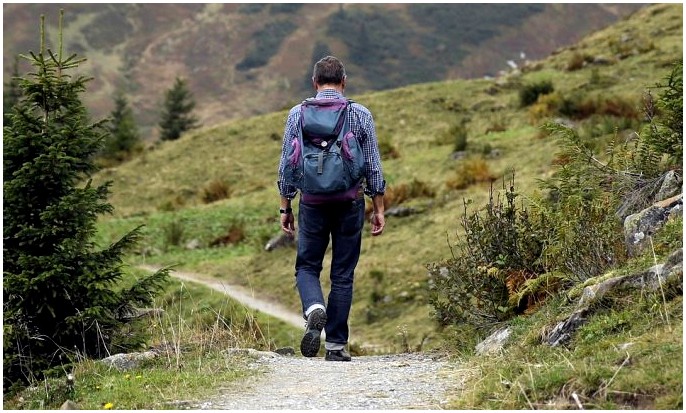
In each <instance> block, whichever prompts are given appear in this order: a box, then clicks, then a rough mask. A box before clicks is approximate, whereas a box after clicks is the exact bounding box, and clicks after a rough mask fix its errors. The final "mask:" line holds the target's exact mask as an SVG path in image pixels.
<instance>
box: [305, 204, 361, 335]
mask: <svg viewBox="0 0 686 413" xmlns="http://www.w3.org/2000/svg"><path fill="white" fill-rule="evenodd" d="M299 211H300V212H299V214H298V228H299V229H298V231H299V232H298V256H297V258H296V261H295V282H296V286H297V287H298V292H299V293H300V300H301V302H302V306H303V315H304V313H305V310H307V308H309V307H310V306H311V305H313V304H322V305H325V307H326V316H327V321H326V326H325V327H324V331H325V332H326V341H327V342H328V343H337V344H347V342H348V316H349V314H350V307H351V305H352V299H353V278H354V273H355V266H357V261H358V259H359V258H360V245H361V243H362V227H363V225H364V198H358V199H356V200H354V201H348V202H341V203H331V204H321V205H310V204H305V203H303V202H300V210H299ZM329 237H330V238H331V248H332V258H331V274H330V277H331V291H330V292H329V298H328V303H327V304H325V302H324V294H323V292H322V286H321V283H320V280H319V274H320V273H321V271H322V261H323V260H324V254H325V253H326V248H327V247H328V245H329Z"/></svg>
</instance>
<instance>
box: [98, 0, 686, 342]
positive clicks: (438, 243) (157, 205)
mask: <svg viewBox="0 0 686 413" xmlns="http://www.w3.org/2000/svg"><path fill="white" fill-rule="evenodd" d="M681 16H682V6H681V5H659V6H652V7H649V8H646V9H645V10H642V11H641V12H639V13H637V14H636V15H635V16H634V17H633V18H632V19H630V20H627V21H624V22H621V23H619V24H617V25H616V26H614V27H612V28H610V29H607V30H604V31H601V32H598V33H596V34H594V35H592V36H590V37H589V38H587V39H585V40H583V41H582V42H581V43H580V44H579V45H578V46H574V47H570V48H566V49H563V50H560V51H559V52H558V53H557V54H555V55H554V56H552V57H551V58H549V59H546V60H544V61H540V62H536V63H535V64H532V65H531V66H529V67H528V68H525V69H524V71H523V73H521V72H520V73H517V72H516V73H510V74H509V75H507V76H503V77H500V78H498V79H495V80H469V81H466V80H458V81H450V82H441V83H427V84H421V85H415V86H409V87H406V88H401V89H396V90H391V91H386V92H378V93H372V94H366V95H359V96H351V97H352V98H354V99H355V100H357V101H358V102H360V103H362V104H364V105H366V106H367V107H369V108H370V109H371V110H372V112H373V113H374V115H375V121H376V125H377V131H378V135H379V139H380V142H381V146H382V149H384V151H385V152H387V151H388V150H389V148H390V149H393V150H395V152H397V156H396V157H392V156H386V157H385V159H384V172H385V174H386V179H387V181H388V184H389V187H390V188H391V191H392V192H393V191H395V193H396V194H398V193H400V192H401V190H404V191H405V192H408V191H410V192H411V190H409V189H408V188H410V189H411V188H412V187H414V188H417V187H424V188H428V189H429V191H424V192H425V193H431V192H433V194H434V196H425V195H424V196H418V197H415V198H412V197H410V199H409V200H407V201H405V202H404V203H403V205H407V206H411V207H415V208H417V209H419V210H420V211H421V213H420V214H418V215H414V216H411V217H405V218H398V217H389V218H388V223H387V229H386V232H385V234H384V236H383V237H380V238H371V237H370V236H368V234H366V233H365V236H364V238H363V251H362V258H361V261H360V264H359V266H358V270H357V273H356V277H357V282H356V287H355V295H356V298H355V302H354V305H353V310H352V311H353V312H352V320H351V323H352V327H351V328H352V339H353V340H354V341H355V343H357V344H359V345H373V346H380V347H385V348H389V349H390V348H393V347H394V346H396V345H398V342H399V340H400V341H402V340H407V341H409V343H410V344H411V345H413V346H416V345H419V343H420V341H421V340H422V338H423V337H425V336H427V335H429V336H430V335H433V327H432V325H431V323H430V322H429V321H428V319H429V318H428V317H429V311H430V309H429V307H428V305H427V303H426V298H425V296H424V287H425V283H426V273H427V271H426V268H425V265H426V264H427V263H430V262H435V261H438V260H440V259H443V258H446V257H447V256H449V254H450V249H449V243H454V242H456V241H457V238H456V234H457V233H458V232H459V230H460V226H459V218H460V216H461V212H462V211H463V209H464V206H463V205H464V200H465V199H466V200H471V201H473V204H472V205H473V206H476V207H479V206H481V205H484V203H485V200H486V199H487V196H488V187H489V183H488V182H483V183H480V184H475V185H471V186H468V187H467V188H466V189H451V185H449V184H450V183H451V181H452V182H454V181H455V180H456V178H457V177H458V172H457V171H458V169H459V170H464V167H465V165H469V164H472V165H480V168H481V169H484V168H485V169H487V170H486V172H487V174H489V175H490V176H492V177H494V178H495V186H496V188H498V187H499V186H500V185H502V182H503V180H502V178H503V177H504V176H510V175H511V174H512V171H514V172H515V174H516V182H517V187H518V190H519V191H521V192H523V193H535V191H537V183H538V180H540V179H542V178H546V177H547V176H549V175H550V174H551V173H552V171H553V166H552V165H551V163H552V162H553V159H554V157H555V152H556V142H555V141H554V140H553V139H552V138H548V137H545V136H544V134H542V133H541V132H540V130H539V129H538V127H537V126H538V125H539V124H540V121H541V120H540V119H537V118H536V117H535V116H533V115H532V113H531V111H530V109H523V108H521V107H520V104H519V91H520V90H521V89H522V86H523V85H527V84H532V83H535V82H541V81H550V82H552V83H553V85H554V88H555V90H556V91H557V92H558V93H560V94H562V95H563V96H569V97H572V96H577V95H579V94H582V95H583V96H586V97H593V96H596V97H597V96H603V97H609V98H611V99H615V101H616V102H618V103H621V104H628V105H634V106H635V107H636V108H638V107H639V106H640V99H641V95H642V93H643V92H644V91H645V90H646V88H648V87H650V86H652V85H654V84H655V83H656V82H657V81H658V80H660V79H661V78H662V77H664V76H665V74H666V73H667V72H668V70H669V65H670V64H671V62H673V61H674V60H675V59H680V58H681V56H682V20H681V19H682V17H681ZM658 34H659V41H657V39H656V37H655V36H656V35H658ZM578 56H588V57H585V59H586V60H592V59H593V58H597V60H599V59H601V58H602V59H604V60H603V61H607V63H605V64H587V65H585V66H584V67H583V68H580V69H578V70H569V68H570V65H571V64H572V63H573V62H575V61H577V59H578ZM286 113H287V112H286V111H282V112H276V113H272V114H268V115H264V116H259V117H253V118H248V119H244V120H237V121H231V122H227V123H224V124H221V125H218V126H215V127H212V128H206V129H202V130H198V131H195V132H193V133H189V134H188V135H186V136H184V137H182V138H181V139H180V140H179V141H176V142H168V143H165V144H162V145H159V146H158V147H156V148H155V149H154V150H151V151H149V152H147V153H144V154H143V155H142V156H141V157H140V158H138V159H135V160H133V161H131V162H129V163H127V164H124V165H122V166H120V167H118V168H116V169H110V170H105V171H103V172H102V173H101V174H99V175H98V176H97V180H98V181H100V180H111V181H112V182H113V185H112V192H113V195H112V197H111V201H112V203H113V205H114V206H115V215H114V216H113V217H112V218H110V219H106V220H103V221H102V223H101V235H100V236H101V239H102V241H103V242H109V241H111V240H113V239H115V238H116V237H118V236H120V235H121V234H122V233H123V232H124V231H126V230H127V229H129V228H132V227H134V226H136V225H138V224H145V225H146V226H147V227H146V231H147V238H146V241H145V245H144V246H142V247H141V251H140V254H139V255H134V256H132V257H131V260H132V261H133V262H149V263H156V264H163V265H165V264H172V263H180V264H181V266H182V267H184V268H187V269H189V270H193V271H197V272H202V273H207V274H211V275H213V276H215V277H217V278H220V279H223V280H226V281H227V282H231V283H238V284H241V285H245V286H249V287H251V288H254V289H255V291H256V292H257V293H258V294H260V295H263V296H266V297H271V298H273V299H275V300H279V301H281V302H283V303H284V304H286V305H288V306H290V307H291V308H292V309H293V311H294V312H297V311H298V310H299V304H298V298H297V293H296V291H295V290H294V279H293V264H294V250H292V249H285V250H277V251H274V252H266V251H264V250H263V246H264V244H265V242H266V241H267V240H268V239H269V238H270V237H271V236H272V235H275V234H278V233H279V226H278V214H277V213H276V212H275V211H276V209H277V201H278V192H277V191H276V184H275V181H276V169H277V165H278V157H279V151H280V146H281V133H282V129H283V123H284V120H285V117H286ZM463 121H466V129H467V135H468V154H469V157H468V159H467V160H460V161H455V160H452V158H451V153H452V152H453V148H454V138H453V137H451V136H449V130H451V126H453V125H455V124H459V123H461V122H463ZM602 122H603V124H604V125H605V126H602V127H604V128H605V129H607V131H606V136H607V135H611V134H612V133H613V131H614V127H615V126H620V127H621V125H615V124H613V122H615V121H613V119H612V118H611V117H605V118H603V120H602ZM584 127H590V126H584ZM599 140H602V138H599ZM487 147H490V148H491V149H490V150H491V152H490V154H489V155H486V156H484V155H482V154H483V153H484V150H485V149H486V151H487V150H488V149H487ZM483 165H486V166H485V167H484V166H483ZM460 168H462V169H460ZM467 173H468V174H474V173H476V172H467ZM464 174H465V172H462V175H464ZM452 186H453V187H454V185H452ZM216 187H223V188H224V189H227V188H228V191H229V192H230V196H229V197H228V198H227V199H222V200H219V201H216V202H212V203H204V202H203V201H202V199H203V197H204V196H205V194H206V193H212V192H213V191H215V190H216V189H213V188H216ZM420 192H421V191H420ZM236 228H238V229H239V231H240V232H242V234H243V236H242V237H239V238H241V239H240V240H239V241H238V242H237V243H234V244H229V245H227V246H223V247H210V244H212V243H213V241H216V240H218V239H219V238H221V237H222V236H226V235H227V234H229V232H231V231H232V230H235V229H236ZM174 231H176V232H174ZM193 239H196V240H198V241H199V243H200V245H201V246H202V248H200V249H196V250H187V249H186V248H184V246H185V244H186V243H187V242H188V241H190V240H193ZM324 278H326V276H324ZM379 294H380V295H381V296H382V297H383V300H381V301H375V300H374V299H373V297H372V296H374V295H376V296H379ZM404 331H406V333H402V334H400V335H398V333H399V332H404Z"/></svg>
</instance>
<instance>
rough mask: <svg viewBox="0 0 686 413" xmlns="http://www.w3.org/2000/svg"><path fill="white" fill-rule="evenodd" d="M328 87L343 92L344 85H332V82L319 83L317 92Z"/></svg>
mask: <svg viewBox="0 0 686 413" xmlns="http://www.w3.org/2000/svg"><path fill="white" fill-rule="evenodd" d="M326 89H329V90H335V91H336V92H338V93H340V94H343V85H332V84H326V85H317V93H319V92H323V91H324V90H326Z"/></svg>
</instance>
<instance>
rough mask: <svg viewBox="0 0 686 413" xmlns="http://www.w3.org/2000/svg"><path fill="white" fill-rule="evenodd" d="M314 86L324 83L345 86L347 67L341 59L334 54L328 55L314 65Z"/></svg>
mask: <svg viewBox="0 0 686 413" xmlns="http://www.w3.org/2000/svg"><path fill="white" fill-rule="evenodd" d="M312 82H313V83H314V87H315V88H317V87H320V86H324V85H331V86H341V87H345V68H344V67H343V63H341V61H340V60H338V59H336V58H335V57H333V56H326V57H324V58H322V59H321V60H319V61H318V62H317V63H315V65H314V71H313V72H312Z"/></svg>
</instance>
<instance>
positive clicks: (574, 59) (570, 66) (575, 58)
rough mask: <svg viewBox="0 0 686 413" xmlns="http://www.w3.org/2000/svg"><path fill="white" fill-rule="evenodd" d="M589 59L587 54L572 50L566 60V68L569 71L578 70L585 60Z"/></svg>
mask: <svg viewBox="0 0 686 413" xmlns="http://www.w3.org/2000/svg"><path fill="white" fill-rule="evenodd" d="M588 60H589V56H586V55H584V54H582V53H579V52H574V53H572V55H571V56H570V57H569V61H567V70H568V71H570V72H573V71H575V70H579V69H581V68H583V67H584V65H585V64H586V62H587V61H588Z"/></svg>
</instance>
